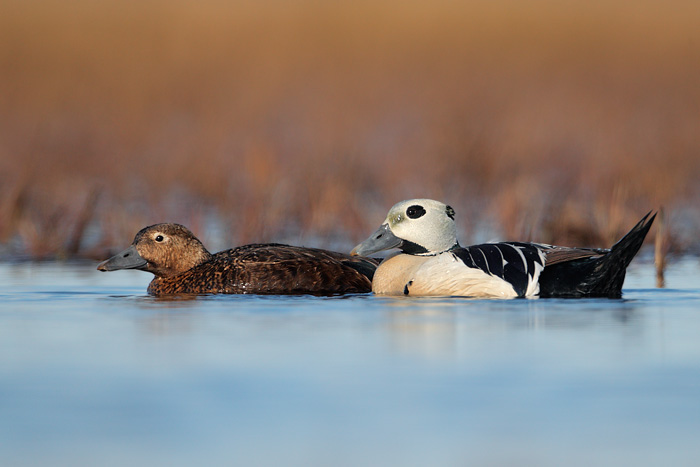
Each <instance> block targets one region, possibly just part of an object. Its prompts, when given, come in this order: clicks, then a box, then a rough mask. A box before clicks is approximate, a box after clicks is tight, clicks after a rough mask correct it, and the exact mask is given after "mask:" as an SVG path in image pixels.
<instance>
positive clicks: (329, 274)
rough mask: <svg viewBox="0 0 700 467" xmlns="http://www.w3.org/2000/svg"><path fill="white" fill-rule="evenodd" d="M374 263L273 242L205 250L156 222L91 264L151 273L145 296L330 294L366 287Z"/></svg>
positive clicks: (179, 230) (183, 232)
mask: <svg viewBox="0 0 700 467" xmlns="http://www.w3.org/2000/svg"><path fill="white" fill-rule="evenodd" d="M377 264H378V262H377V261H376V260H374V259H371V258H362V257H357V256H350V255H346V254H344V253H336V252H333V251H328V250H321V249H316V248H304V247H298V246H290V245H281V244H277V243H267V244H252V245H244V246H239V247H237V248H233V249H231V250H226V251H221V252H219V253H216V254H211V253H209V251H207V249H206V248H205V247H204V245H203V244H202V242H200V241H199V239H197V237H195V236H194V235H193V234H192V232H190V231H189V230H188V229H187V228H186V227H184V226H182V225H179V224H156V225H151V226H149V227H146V228H144V229H142V230H141V231H140V232H139V233H137V234H136V237H134V241H133V243H132V244H131V246H130V247H129V248H127V249H126V250H124V251H122V252H121V253H119V254H117V255H115V256H113V257H112V258H110V259H108V260H107V261H104V262H102V263H100V265H99V266H97V269H99V270H100V271H116V270H118V269H140V270H142V271H148V272H152V273H153V274H154V275H155V277H154V278H153V280H152V281H151V283H150V284H149V286H148V293H150V294H151V295H169V294H218V293H226V294H244V293H252V294H314V295H335V294H344V293H365V292H370V291H371V290H372V277H373V276H374V271H375V269H376V268H377Z"/></svg>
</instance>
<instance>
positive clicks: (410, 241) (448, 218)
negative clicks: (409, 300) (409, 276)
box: [351, 199, 458, 256]
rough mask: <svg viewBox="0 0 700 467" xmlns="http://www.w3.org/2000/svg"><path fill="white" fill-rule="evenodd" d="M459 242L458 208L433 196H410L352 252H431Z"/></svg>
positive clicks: (394, 207) (362, 253) (356, 253)
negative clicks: (395, 250) (455, 208)
mask: <svg viewBox="0 0 700 467" xmlns="http://www.w3.org/2000/svg"><path fill="white" fill-rule="evenodd" d="M457 245H458V244H457V227H456V226H455V211H454V209H452V208H451V207H450V206H448V205H446V204H445V203H441V202H440V201H434V200H432V199H409V200H406V201H401V202H400V203H397V204H395V205H394V206H393V207H392V208H391V209H390V210H389V214H388V215H387V216H386V220H385V221H384V223H383V224H382V225H381V227H379V229H377V231H376V232H374V233H373V234H372V235H370V237H369V238H368V239H367V240H365V241H364V242H362V243H360V244H359V245H357V246H356V247H355V248H354V249H353V250H352V252H351V254H353V255H363V256H365V255H370V254H372V253H376V252H378V251H382V250H388V249H390V248H399V249H401V250H402V251H403V252H404V253H408V254H413V255H431V254H436V253H441V252H443V251H447V250H449V249H451V248H453V247H455V246H457Z"/></svg>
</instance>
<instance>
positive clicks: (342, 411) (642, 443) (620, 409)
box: [0, 257, 700, 466]
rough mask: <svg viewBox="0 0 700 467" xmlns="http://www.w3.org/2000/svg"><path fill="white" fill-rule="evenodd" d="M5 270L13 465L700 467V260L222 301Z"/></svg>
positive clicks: (1, 349) (19, 266)
mask: <svg viewBox="0 0 700 467" xmlns="http://www.w3.org/2000/svg"><path fill="white" fill-rule="evenodd" d="M95 266H96V265H95V264H92V263H82V264H81V263H79V264H75V263H69V264H65V263H14V264H12V263H0V465H12V466H30V465H31V466H33V465H52V466H57V465H58V466H63V465H65V466H80V465H85V466H88V465H100V466H112V465H114V466H117V465H119V466H122V465H149V466H153V465H168V466H179V465H300V466H301V465H303V466H317V465H318V466H328V465H334V466H336V465H337V466H351V465H377V466H379V465H381V466H385V465H405V466H414V465H415V466H423V465H425V466H428V465H430V466H435V465H445V466H451V465H454V466H457V465H459V466H464V465H526V466H527V465H532V466H535V465H538V466H539V465H552V466H554V465H570V466H571V465H573V466H579V465H580V466H590V465H644V466H645V465H700V443H698V439H700V284H699V282H698V273H699V272H700V262H698V259H697V258H692V257H691V258H684V259H681V260H677V261H675V262H673V263H672V264H671V266H670V268H669V270H668V273H667V281H666V287H667V288H664V289H657V288H655V281H654V270H653V265H652V264H651V263H650V262H648V261H643V260H638V261H635V263H634V264H633V265H632V266H631V268H630V271H629V275H628V279H627V282H626V284H625V289H624V298H623V299H622V300H605V299H587V300H507V301H504V300H469V299H459V298H440V299H434V298H422V299H420V298H386V297H376V296H372V295H354V296H346V297H332V298H319V297H306V296H302V297H267V296H265V297H258V296H210V297H202V298H198V299H196V300H159V299H155V298H152V297H149V296H147V295H146V294H145V291H146V286H147V284H148V281H149V280H150V277H149V275H148V274H146V273H142V272H139V271H119V272H114V273H101V272H98V271H96V270H95Z"/></svg>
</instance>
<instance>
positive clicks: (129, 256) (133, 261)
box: [97, 245, 147, 271]
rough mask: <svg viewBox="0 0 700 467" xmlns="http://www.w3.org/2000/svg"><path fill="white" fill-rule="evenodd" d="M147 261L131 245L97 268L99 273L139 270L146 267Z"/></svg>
mask: <svg viewBox="0 0 700 467" xmlns="http://www.w3.org/2000/svg"><path fill="white" fill-rule="evenodd" d="M146 264H147V261H146V260H145V259H143V258H142V257H141V255H139V252H138V251H136V247H135V246H134V245H131V246H130V247H129V248H127V249H126V250H124V251H122V252H121V253H119V254H117V255H114V256H112V257H111V258H109V259H108V260H107V261H103V262H101V263H100V264H99V266H97V269H98V270H100V271H117V270H119V269H140V268H142V267H144V266H146Z"/></svg>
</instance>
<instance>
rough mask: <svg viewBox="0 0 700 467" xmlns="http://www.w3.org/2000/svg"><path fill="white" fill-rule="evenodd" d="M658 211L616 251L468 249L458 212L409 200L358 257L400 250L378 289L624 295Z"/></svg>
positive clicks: (518, 246)
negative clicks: (632, 266)
mask: <svg viewBox="0 0 700 467" xmlns="http://www.w3.org/2000/svg"><path fill="white" fill-rule="evenodd" d="M650 215H651V213H649V214H647V215H646V216H644V218H642V220H641V221H639V223H638V224H637V225H636V226H635V227H634V228H633V229H632V230H631V231H630V232H629V233H628V234H627V235H625V236H624V237H623V238H622V239H621V240H620V241H618V242H617V243H616V244H615V245H614V246H613V247H612V248H611V249H594V248H568V247H560V246H552V245H544V244H539V243H522V242H502V243H485V244H482V245H474V246H469V247H462V246H460V245H459V243H458V242H457V229H456V226H455V211H454V209H452V208H451V207H450V206H448V205H446V204H444V203H441V202H439V201H434V200H430V199H412V200H408V201H402V202H400V203H398V204H396V205H395V206H394V207H392V208H391V210H390V211H389V214H388V215H387V217H386V219H385V221H384V223H383V224H382V225H381V227H379V229H378V230H377V231H376V232H374V233H373V234H372V235H371V236H370V237H369V238H368V239H367V240H365V241H364V242H362V243H360V244H359V245H357V246H356V247H355V249H353V251H352V253H351V254H353V255H370V254H372V253H375V252H378V251H381V250H387V249H391V248H398V249H399V250H401V251H400V252H398V253H396V254H394V255H393V256H389V257H387V258H386V259H385V260H384V261H383V262H382V263H381V264H380V265H379V267H378V268H377V270H376V272H375V274H374V279H373V280H372V291H373V292H375V293H377V294H387V295H414V296H420V295H428V296H444V295H453V296H469V297H502V298H511V297H513V298H514V297H538V296H539V297H610V298H619V297H621V296H622V284H623V282H624V280H625V271H626V269H627V266H628V265H629V264H630V262H631V261H632V258H634V256H635V255H636V254H637V252H638V251H639V248H640V247H641V245H642V243H643V242H644V238H645V237H646V235H647V232H648V231H649V228H650V227H651V224H652V222H653V221H654V217H655V215H653V216H651V217H650Z"/></svg>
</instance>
